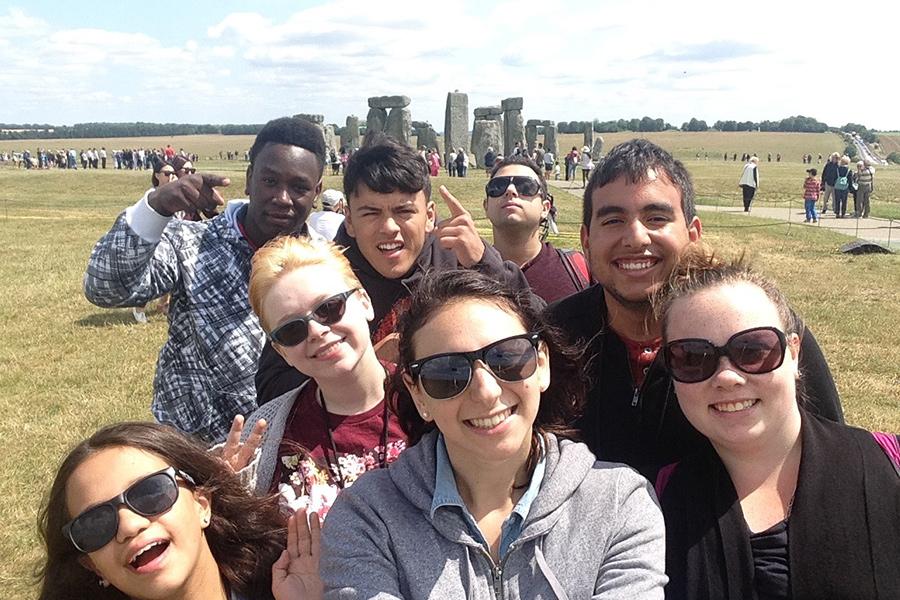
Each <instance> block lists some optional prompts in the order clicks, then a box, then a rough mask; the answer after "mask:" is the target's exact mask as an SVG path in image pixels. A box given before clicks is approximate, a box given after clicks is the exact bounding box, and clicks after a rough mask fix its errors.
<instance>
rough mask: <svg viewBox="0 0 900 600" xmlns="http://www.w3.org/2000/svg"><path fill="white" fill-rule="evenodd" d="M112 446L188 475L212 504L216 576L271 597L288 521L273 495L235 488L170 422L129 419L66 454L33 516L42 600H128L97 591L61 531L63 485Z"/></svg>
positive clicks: (232, 478)
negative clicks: (42, 552)
mask: <svg viewBox="0 0 900 600" xmlns="http://www.w3.org/2000/svg"><path fill="white" fill-rule="evenodd" d="M116 447H130V448H137V449H140V450H144V451H146V452H150V453H152V454H155V455H157V456H159V457H160V458H162V459H163V460H165V461H166V462H167V463H169V465H170V466H173V467H175V468H176V469H178V470H180V471H183V472H184V473H187V474H188V475H190V476H191V478H192V479H193V480H194V482H195V483H196V485H195V487H194V489H195V490H197V491H200V492H203V493H205V494H206V495H208V497H209V498H210V499H211V500H212V506H213V511H212V516H211V519H210V524H209V526H208V527H207V528H206V529H205V534H204V535H205V536H206V540H207V543H208V544H209V548H210V550H211V551H212V555H213V557H214V558H215V559H216V563H217V564H218V566H219V572H220V574H221V576H222V578H223V579H224V580H225V581H226V582H227V584H228V587H229V588H230V590H231V591H232V592H237V593H239V594H241V595H242V596H247V597H250V598H271V597H272V590H271V588H272V563H274V562H275V561H276V560H277V559H278V557H279V556H280V555H281V552H282V551H283V550H284V545H285V539H286V535H287V529H286V526H287V517H286V515H284V514H283V513H282V511H281V509H280V508H279V504H278V497H277V496H268V497H258V496H253V495H252V493H251V492H250V491H249V490H248V489H247V488H246V487H245V486H244V485H243V484H242V483H241V481H240V479H239V478H238V477H237V475H235V474H234V473H233V472H232V471H231V469H230V467H228V466H227V465H226V464H225V462H224V461H222V460H220V459H219V458H217V457H215V456H213V455H212V454H210V453H209V452H207V450H206V448H205V447H204V446H202V445H201V444H200V443H199V442H197V441H195V440H193V439H191V438H189V437H188V436H186V435H185V434H183V433H181V432H180V431H178V430H176V429H175V428H173V427H170V426H168V425H161V424H157V423H145V422H133V423H118V424H115V425H110V426H108V427H104V428H103V429H100V430H99V431H97V432H96V433H94V434H93V435H92V436H91V437H89V438H88V439H86V440H84V441H83V442H81V443H80V444H78V445H77V446H75V448H73V449H72V451H71V452H69V454H68V456H66V458H65V459H64V460H63V462H62V464H61V465H60V467H59V470H58V471H57V473H56V478H55V479H54V481H53V486H52V487H51V488H50V492H49V494H48V496H47V498H46V501H45V503H44V505H43V506H42V508H41V511H40V513H39V515H38V530H39V533H40V536H41V538H42V539H43V541H44V546H45V548H46V550H47V558H46V562H45V563H44V564H42V565H40V566H39V567H38V568H37V570H36V572H35V577H36V579H37V580H38V582H39V584H40V586H41V592H40V598H41V600H68V599H71V600H75V599H83V598H95V599H99V600H127V596H125V594H123V593H122V592H120V591H119V590H117V589H115V588H114V587H107V588H104V587H100V586H99V585H97V576H96V575H95V574H94V573H93V572H91V571H89V570H88V569H86V568H85V567H83V566H82V565H81V564H80V563H79V561H78V559H79V557H80V556H82V554H81V552H79V551H78V550H77V549H76V548H75V547H74V546H73V545H72V543H71V542H70V541H69V540H68V539H67V538H66V537H65V536H63V534H62V528H63V525H65V524H66V523H67V522H68V521H69V520H70V519H72V517H73V515H70V514H69V512H68V509H67V507H66V485H67V483H68V481H69V478H70V477H71V475H72V473H73V472H74V471H75V469H77V468H78V466H79V465H81V464H82V463H83V462H84V461H85V460H86V459H87V458H89V457H90V456H92V455H94V454H96V453H98V452H100V451H102V450H105V449H108V448H116Z"/></svg>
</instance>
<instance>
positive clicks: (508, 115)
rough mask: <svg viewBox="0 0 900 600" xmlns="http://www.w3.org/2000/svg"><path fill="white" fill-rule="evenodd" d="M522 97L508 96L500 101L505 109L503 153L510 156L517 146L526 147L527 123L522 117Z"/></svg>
mask: <svg viewBox="0 0 900 600" xmlns="http://www.w3.org/2000/svg"><path fill="white" fill-rule="evenodd" d="M522 105H523V103H522V98H521V97H517V98H506V99H504V100H502V101H501V102H500V107H501V108H502V109H503V155H504V156H509V155H510V154H512V153H513V151H514V150H515V147H516V142H518V143H519V146H520V147H522V148H524V147H525V123H524V121H523V119H522Z"/></svg>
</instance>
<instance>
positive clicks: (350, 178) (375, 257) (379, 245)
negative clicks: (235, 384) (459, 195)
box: [256, 134, 540, 404]
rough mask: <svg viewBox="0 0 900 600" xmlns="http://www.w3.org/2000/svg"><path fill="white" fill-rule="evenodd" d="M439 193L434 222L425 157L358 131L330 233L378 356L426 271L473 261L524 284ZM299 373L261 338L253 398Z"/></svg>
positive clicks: (297, 378) (384, 353)
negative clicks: (349, 270) (369, 313)
mask: <svg viewBox="0 0 900 600" xmlns="http://www.w3.org/2000/svg"><path fill="white" fill-rule="evenodd" d="M440 194H441V197H442V199H443V202H444V204H445V205H446V207H447V210H448V212H449V216H448V217H447V218H446V219H445V220H443V221H441V222H440V223H437V208H436V206H435V203H434V201H433V200H432V199H431V179H430V177H429V174H428V170H427V167H426V166H425V163H424V162H422V160H421V159H420V158H419V156H418V154H416V152H415V151H414V150H413V149H412V148H409V147H407V146H404V145H403V144H400V143H398V142H396V141H394V140H393V139H391V138H389V137H386V136H383V135H376V134H372V135H370V136H366V141H365V143H364V144H363V147H362V148H360V149H359V150H358V151H357V152H355V153H354V154H353V156H351V157H350V160H349V161H348V162H347V168H346V170H345V171H344V196H345V198H346V205H345V208H344V214H345V221H344V223H343V224H342V225H341V226H340V228H339V229H338V232H337V235H336V236H335V239H334V241H335V243H337V244H339V245H341V246H345V247H346V248H347V250H346V253H345V256H346V257H347V259H348V260H349V261H350V265H351V266H352V267H353V271H354V272H355V273H356V276H357V277H359V280H360V282H361V283H362V284H363V287H364V288H365V290H366V292H367V293H368V294H369V297H370V298H371V299H372V308H373V309H374V313H375V318H374V319H373V320H372V321H371V322H370V324H369V328H370V332H371V334H372V341H373V342H374V343H375V347H376V349H377V350H378V355H379V357H381V358H384V359H387V360H391V359H392V358H393V356H392V355H393V351H394V350H395V342H394V337H395V336H394V335H393V334H394V331H395V324H396V318H397V314H398V313H399V311H400V310H402V309H403V308H404V307H405V305H406V301H407V299H408V298H409V295H410V290H412V289H413V288H414V287H415V286H416V285H417V284H418V282H419V281H420V280H421V278H422V276H423V275H424V273H425V272H426V271H429V270H449V269H459V268H466V269H476V270H478V271H481V272H483V273H486V274H488V275H490V276H491V277H494V278H497V279H502V280H504V281H507V282H509V283H510V285H512V286H514V287H516V288H519V289H522V290H527V289H528V281H527V280H526V279H525V276H524V275H523V274H522V271H521V270H520V269H519V268H518V267H517V266H516V265H515V264H513V263H511V262H509V261H504V260H503V258H502V257H501V256H500V253H499V252H497V250H496V249H495V248H494V247H493V246H491V245H490V244H489V243H487V242H485V241H484V240H483V239H482V238H481V237H480V236H479V235H478V231H477V229H476V228H475V222H474V221H473V219H472V215H471V214H469V212H468V211H467V210H466V209H465V207H463V205H462V204H461V203H460V202H459V200H457V199H456V198H455V197H454V196H453V194H451V193H450V192H449V191H448V190H447V189H446V188H445V187H443V186H441V188H440ZM535 301H536V302H540V300H538V299H537V298H535ZM395 360H396V358H393V361H395ZM393 361H392V362H393ZM305 378H306V377H305V375H302V374H301V373H299V372H298V371H296V370H295V369H294V368H293V367H291V366H290V365H288V364H287V363H286V362H285V361H284V359H282V358H281V356H279V355H278V353H277V352H275V350H274V349H272V347H271V344H266V348H265V349H264V350H263V354H262V357H261V358H260V363H259V372H258V373H257V377H256V386H257V387H256V390H257V399H258V401H259V403H260V404H263V403H265V402H268V401H269V400H272V399H274V398H277V397H278V396H280V395H281V394H284V393H286V392H289V391H291V390H292V389H294V388H296V387H297V386H298V385H300V384H301V383H302V382H303V381H304V380H305Z"/></svg>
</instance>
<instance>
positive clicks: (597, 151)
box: [591, 135, 603, 160]
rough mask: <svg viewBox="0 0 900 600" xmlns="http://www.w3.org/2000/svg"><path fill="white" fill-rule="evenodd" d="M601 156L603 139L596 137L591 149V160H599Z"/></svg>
mask: <svg viewBox="0 0 900 600" xmlns="http://www.w3.org/2000/svg"><path fill="white" fill-rule="evenodd" d="M602 156H603V137H602V136H599V135H598V136H597V137H596V138H594V146H593V148H591V160H600V157H602Z"/></svg>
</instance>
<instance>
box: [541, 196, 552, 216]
mask: <svg viewBox="0 0 900 600" xmlns="http://www.w3.org/2000/svg"><path fill="white" fill-rule="evenodd" d="M549 215H550V201H549V200H547V199H544V200H541V217H542V218H544V219H546V218H547V216H549Z"/></svg>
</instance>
